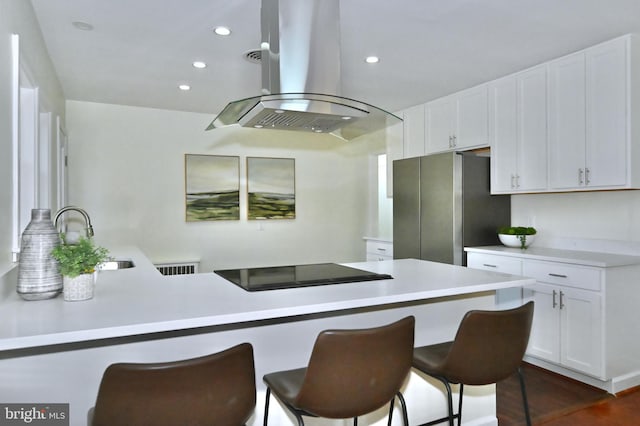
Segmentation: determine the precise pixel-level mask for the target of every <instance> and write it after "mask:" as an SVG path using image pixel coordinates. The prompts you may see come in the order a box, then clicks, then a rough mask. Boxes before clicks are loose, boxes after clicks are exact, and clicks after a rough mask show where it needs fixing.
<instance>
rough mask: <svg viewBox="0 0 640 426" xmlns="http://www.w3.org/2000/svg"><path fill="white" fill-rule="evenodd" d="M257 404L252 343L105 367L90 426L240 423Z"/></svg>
mask: <svg viewBox="0 0 640 426" xmlns="http://www.w3.org/2000/svg"><path fill="white" fill-rule="evenodd" d="M255 404H256V384H255V368H254V359H253V347H252V346H251V344H249V343H242V344H240V345H237V346H234V347H232V348H229V349H226V350H224V351H222V352H218V353H215V354H212V355H207V356H203V357H199V358H193V359H187V360H180V361H172V362H163V363H148V364H138V363H117V364H111V365H110V366H109V367H107V369H106V370H105V372H104V374H103V376H102V381H101V383H100V388H99V389H98V396H97V398H96V404H95V407H94V408H92V409H91V410H89V415H88V417H89V422H88V424H89V425H91V426H138V425H140V426H142V425H154V426H176V425H191V426H197V425H202V426H205V425H208V426H209V425H214V424H215V425H217V426H240V425H242V424H244V423H245V422H246V421H247V420H248V419H249V417H250V416H251V414H252V413H253V411H254V408H255Z"/></svg>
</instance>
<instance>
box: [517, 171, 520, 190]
mask: <svg viewBox="0 0 640 426" xmlns="http://www.w3.org/2000/svg"><path fill="white" fill-rule="evenodd" d="M516 188H520V175H519V174H516Z"/></svg>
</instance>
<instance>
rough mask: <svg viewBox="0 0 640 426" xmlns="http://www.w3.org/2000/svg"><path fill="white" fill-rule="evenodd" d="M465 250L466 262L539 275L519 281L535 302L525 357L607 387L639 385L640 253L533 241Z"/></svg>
mask: <svg viewBox="0 0 640 426" xmlns="http://www.w3.org/2000/svg"><path fill="white" fill-rule="evenodd" d="M466 251H467V259H468V265H469V267H474V268H477V269H485V270H495V271H497V272H506V273H512V274H514V273H515V274H519V275H524V276H526V277H530V278H535V279H536V281H537V282H536V284H532V285H527V286H525V287H524V288H523V289H522V303H526V302H527V301H529V300H533V301H534V303H535V308H534V315H533V325H532V329H531V336H530V338H529V346H528V348H527V354H526V356H525V360H526V361H528V362H530V363H532V364H535V365H538V366H541V367H544V368H547V369H549V370H552V371H555V372H557V373H559V374H564V375H566V376H568V377H572V378H574V379H576V380H580V381H583V382H585V383H588V384H590V385H592V386H597V387H599V388H602V389H605V390H607V391H609V392H611V393H616V392H619V391H621V390H624V389H628V388H630V387H633V386H638V385H640V342H639V340H640V339H638V338H637V325H636V324H637V311H638V306H640V288H638V284H637V276H638V274H640V257H638V256H627V255H618V254H611V253H595V252H585V251H573V250H559V249H549V248H543V247H536V246H532V247H529V248H528V249H526V250H520V249H514V248H508V247H503V246H490V247H468V248H466ZM519 266H521V272H518V267H519Z"/></svg>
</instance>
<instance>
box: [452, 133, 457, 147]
mask: <svg viewBox="0 0 640 426" xmlns="http://www.w3.org/2000/svg"><path fill="white" fill-rule="evenodd" d="M456 145H458V137H457V136H456V135H453V146H452V148H455V147H456Z"/></svg>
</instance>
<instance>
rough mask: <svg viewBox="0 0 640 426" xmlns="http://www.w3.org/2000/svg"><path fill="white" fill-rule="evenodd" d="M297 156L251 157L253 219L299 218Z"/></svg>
mask: <svg viewBox="0 0 640 426" xmlns="http://www.w3.org/2000/svg"><path fill="white" fill-rule="evenodd" d="M295 182H296V180H295V160H294V159H293V158H261V157H247V194H248V200H247V205H248V215H247V217H248V218H249V219H295V217H296V183H295Z"/></svg>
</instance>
